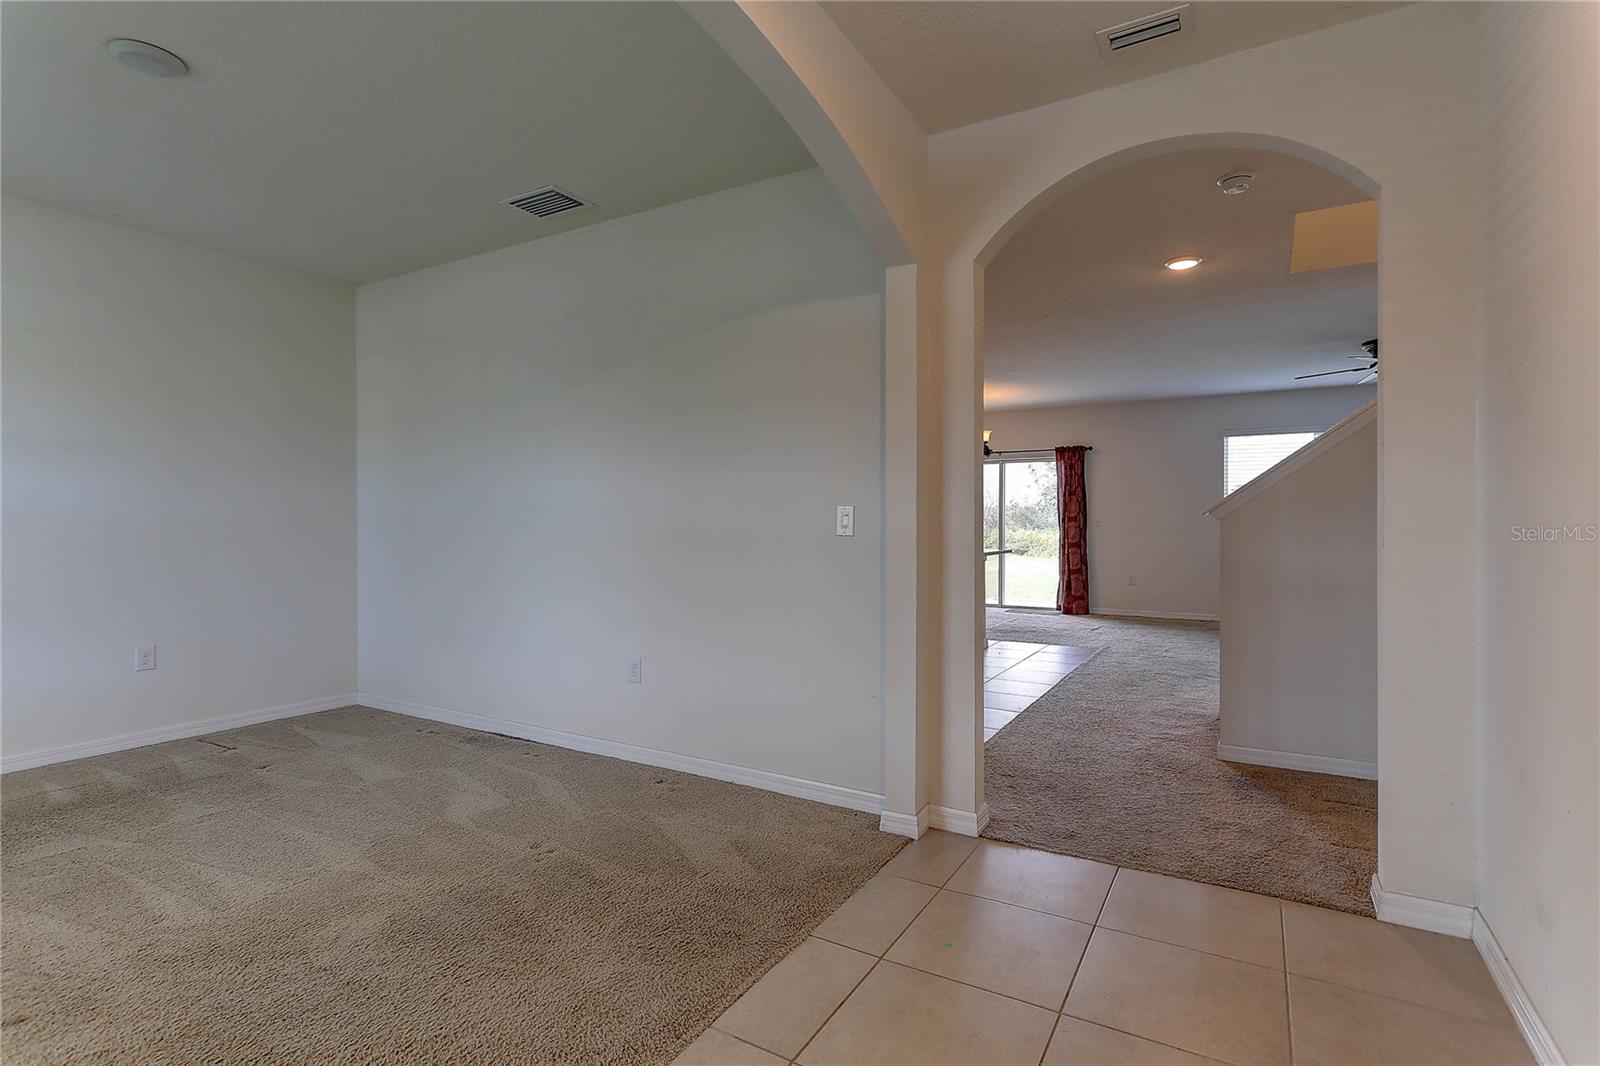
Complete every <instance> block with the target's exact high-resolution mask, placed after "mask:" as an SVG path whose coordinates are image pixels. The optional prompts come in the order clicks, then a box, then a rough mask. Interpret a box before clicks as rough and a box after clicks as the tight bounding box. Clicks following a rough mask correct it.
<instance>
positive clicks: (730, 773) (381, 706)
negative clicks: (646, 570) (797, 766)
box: [354, 692, 883, 814]
mask: <svg viewBox="0 0 1600 1066" xmlns="http://www.w3.org/2000/svg"><path fill="white" fill-rule="evenodd" d="M354 702H357V703H360V704H361V705H362V706H365V707H373V708H376V709H377V710H380V711H393V712H394V713H396V714H404V715H408V716H410V717H412V718H425V719H427V720H428V721H432V722H446V723H448V724H450V725H458V726H462V727H464V728H466V729H476V730H479V731H480V732H484V733H500V734H502V735H504V736H508V737H517V738H518V739H520V740H532V741H535V742H537V743H540V744H550V745H553V746H555V747H558V748H567V749H570V750H572V751H583V752H588V753H589V754H591V755H605V756H608V757H610V758H613V759H624V760H626V761H628V762H636V763H643V764H645V765H646V766H659V767H661V768H663V769H666V770H681V771H683V772H684V773H686V774H697V775H699V776H700V777H710V778H715V779H716V780H718V781H731V782H733V783H734V784H736V785H750V786H751V787H753V788H762V789H766V790H767V791H768V792H780V793H782V794H783V795H785V796H797V797H799V798H800V799H808V800H816V801H817V802H818V803H827V804H831V805H833V806H835V807H848V808H850V809H851V810H853V811H866V812H867V813H868V814H881V813H882V812H883V797H882V796H881V795H878V794H877V793H875V792H862V791H861V790H859V789H854V788H846V787H844V786H843V785H832V784H829V783H827V782H825V781H810V780H807V779H805V778H803V777H790V776H788V775H787V774H779V773H774V772H773V771H771V770H757V769H755V768H754V767H750V766H737V765H735V764H733V763H725V762H717V761H716V760H714V759H702V758H700V757H698V756H695V755H680V754H678V753H677V752H673V751H661V750H658V749H656V748H645V747H641V746H639V745H637V744H624V743H622V742H621V741H616V740H602V739H600V738H599V737H589V736H584V735H583V734H582V733H568V732H565V731H563V730H560V729H547V728H545V727H544V726H537V725H529V724H527V723H526V722H513V721H511V720H510V719H508V718H493V717H490V716H489V715H485V714H470V713H468V712H466V711H453V710H449V709H448V708H444V707H430V706H428V705H427V704H425V703H412V702H411V701H409V700H398V699H391V698H390V697H388V696H377V695H373V694H372V693H369V692H363V693H360V694H359V695H358V696H357V698H356V700H355V701H354Z"/></svg>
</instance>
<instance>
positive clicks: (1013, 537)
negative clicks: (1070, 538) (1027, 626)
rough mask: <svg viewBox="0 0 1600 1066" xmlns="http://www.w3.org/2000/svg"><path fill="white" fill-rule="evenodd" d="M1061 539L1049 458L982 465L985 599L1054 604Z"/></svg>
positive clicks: (1007, 603)
mask: <svg viewBox="0 0 1600 1066" xmlns="http://www.w3.org/2000/svg"><path fill="white" fill-rule="evenodd" d="M1060 544H1061V527H1060V522H1059V520H1058V518H1057V517H1056V464H1055V462H1054V460H1051V459H1006V460H1000V461H997V462H989V463H985V464H983V553H984V554H983V592H984V602H986V603H988V604H991V605H994V606H1000V607H1054V606H1055V605H1056V583H1057V580H1058V578H1059V573H1060V562H1059V556H1060Z"/></svg>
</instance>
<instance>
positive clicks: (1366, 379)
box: [1356, 370, 1378, 385]
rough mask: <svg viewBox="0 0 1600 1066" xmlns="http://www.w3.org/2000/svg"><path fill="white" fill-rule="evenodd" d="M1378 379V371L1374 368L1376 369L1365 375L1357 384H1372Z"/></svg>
mask: <svg viewBox="0 0 1600 1066" xmlns="http://www.w3.org/2000/svg"><path fill="white" fill-rule="evenodd" d="M1377 380H1378V372H1377V371H1376V370H1374V371H1372V373H1370V374H1368V375H1367V376H1366V377H1364V378H1362V379H1361V380H1360V381H1358V382H1356V384H1357V385H1371V384H1372V383H1373V382H1374V381H1377Z"/></svg>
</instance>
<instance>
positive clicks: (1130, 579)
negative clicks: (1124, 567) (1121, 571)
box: [1128, 577, 1139, 585]
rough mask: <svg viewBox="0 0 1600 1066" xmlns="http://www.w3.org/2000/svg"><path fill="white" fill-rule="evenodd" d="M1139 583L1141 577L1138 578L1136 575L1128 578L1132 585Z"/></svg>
mask: <svg viewBox="0 0 1600 1066" xmlns="http://www.w3.org/2000/svg"><path fill="white" fill-rule="evenodd" d="M1138 583H1139V579H1138V578H1136V577H1130V578H1129V579H1128V584H1130V585H1137V584H1138Z"/></svg>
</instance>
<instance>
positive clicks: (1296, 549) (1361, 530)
mask: <svg viewBox="0 0 1600 1066" xmlns="http://www.w3.org/2000/svg"><path fill="white" fill-rule="evenodd" d="M1292 462H1293V463H1294V464H1295V465H1293V466H1289V465H1286V466H1284V467H1280V468H1278V469H1277V470H1275V471H1274V472H1271V473H1268V474H1265V475H1263V476H1262V477H1261V479H1260V480H1259V481H1254V482H1251V483H1250V485H1248V486H1246V487H1245V488H1243V489H1240V490H1239V491H1237V492H1235V493H1234V494H1233V495H1232V496H1230V497H1228V499H1227V500H1226V501H1224V503H1223V505H1222V506H1221V507H1219V508H1218V509H1217V511H1216V515H1217V519H1218V521H1219V523H1220V528H1221V531H1222V736H1221V740H1220V742H1219V745H1218V753H1219V754H1220V755H1221V756H1222V758H1224V759H1231V760H1235V761H1238V762H1253V763H1262V764H1264V765H1268V766H1287V767H1289V768H1291V769H1303V770H1318V771H1320V772H1323V773H1339V774H1347V775H1351V776H1356V777H1371V778H1376V777H1377V776H1378V685H1377V675H1378V636H1377V627H1376V624H1375V623H1376V622H1377V614H1378V424H1377V419H1376V417H1375V416H1374V413H1373V412H1372V411H1368V412H1366V413H1365V414H1363V415H1361V416H1359V417H1358V418H1357V419H1354V420H1352V421H1351V422H1350V423H1349V424H1347V425H1345V426H1341V427H1340V428H1339V429H1338V430H1336V431H1335V432H1334V433H1332V434H1329V435H1328V436H1325V437H1323V438H1321V439H1320V440H1318V441H1316V442H1315V443H1313V444H1312V445H1310V446H1309V447H1308V448H1307V449H1306V450H1305V451H1303V452H1301V453H1297V455H1296V457H1295V460H1293V461H1292Z"/></svg>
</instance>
